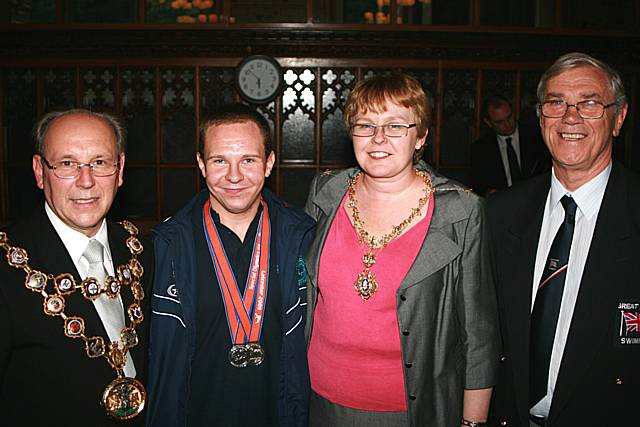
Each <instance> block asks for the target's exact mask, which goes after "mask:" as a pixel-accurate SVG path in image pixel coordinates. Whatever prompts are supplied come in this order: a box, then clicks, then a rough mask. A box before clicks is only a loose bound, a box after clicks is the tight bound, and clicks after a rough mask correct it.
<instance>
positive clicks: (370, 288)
mask: <svg viewBox="0 0 640 427" xmlns="http://www.w3.org/2000/svg"><path fill="white" fill-rule="evenodd" d="M353 287H354V288H355V290H356V293H357V294H358V296H360V298H362V300H363V301H366V300H368V299H369V298H371V297H372V296H373V294H375V293H376V292H378V281H377V280H376V274H375V273H373V272H371V271H369V269H368V268H365V269H364V270H362V271H361V272H360V274H358V278H357V279H356V283H355V284H354V285H353Z"/></svg>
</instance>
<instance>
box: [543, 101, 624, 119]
mask: <svg viewBox="0 0 640 427" xmlns="http://www.w3.org/2000/svg"><path fill="white" fill-rule="evenodd" d="M613 105H616V103H615V102H612V103H611V104H606V105H605V104H603V103H602V102H600V101H594V100H591V99H589V100H586V101H580V102H577V103H575V104H568V103H567V101H564V100H562V99H554V100H552V101H545V102H543V103H542V104H540V105H538V108H539V109H540V112H541V113H542V115H543V116H545V117H549V118H553V119H557V118H559V117H564V115H565V114H566V112H567V109H568V108H569V107H575V108H576V110H577V112H578V114H579V115H580V117H582V118H583V119H599V118H601V117H602V116H603V115H604V110H606V109H607V108H609V107H611V106H613Z"/></svg>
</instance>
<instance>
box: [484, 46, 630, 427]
mask: <svg viewBox="0 0 640 427" xmlns="http://www.w3.org/2000/svg"><path fill="white" fill-rule="evenodd" d="M537 97H538V102H539V107H538V112H539V116H540V125H541V127H542V135H543V138H544V141H545V143H546V145H547V147H548V148H549V151H550V153H551V156H552V158H553V168H552V171H551V173H547V174H544V175H540V176H538V177H535V178H533V179H531V180H529V181H527V182H524V183H522V184H521V185H518V186H517V187H515V188H513V189H509V190H506V191H503V192H499V193H497V194H495V195H493V196H492V197H490V198H489V202H488V218H489V228H490V238H491V246H492V249H491V251H492V262H493V270H494V273H495V278H496V286H497V293H498V299H499V309H500V317H501V319H500V322H501V329H502V338H503V345H504V354H503V357H502V358H501V360H502V363H501V368H500V378H499V384H498V386H497V387H496V389H495V390H496V391H495V401H494V405H493V408H492V413H493V415H494V419H495V421H496V423H497V425H508V426H536V425H540V426H549V427H555V426H618V425H637V423H638V421H637V417H635V416H634V415H633V409H632V408H635V407H637V402H638V400H639V399H640V388H639V387H638V384H639V381H640V365H639V364H638V361H639V360H640V286H638V278H639V277H640V252H639V251H638V248H639V247H640V178H639V177H638V176H637V175H636V174H634V173H632V172H630V171H628V170H626V169H625V168H624V167H623V166H622V165H620V164H618V163H616V162H614V161H612V144H613V138H614V137H616V136H618V135H619V132H620V128H621V127H622V124H623V122H624V119H625V116H626V113H627V102H626V98H625V93H624V87H623V85H622V81H621V79H620V75H619V74H618V73H617V72H616V71H615V70H613V69H612V68H611V67H609V66H608V65H607V64H604V63H603V62H601V61H599V60H597V59H595V58H592V57H590V56H588V55H585V54H581V53H570V54H567V55H564V56H562V57H560V58H559V59H558V60H557V61H556V62H555V63H554V64H553V65H552V66H551V67H550V68H549V69H548V70H547V71H546V72H545V73H544V74H543V76H542V78H541V80H540V83H539V85H538V90H537ZM634 420H635V421H634Z"/></svg>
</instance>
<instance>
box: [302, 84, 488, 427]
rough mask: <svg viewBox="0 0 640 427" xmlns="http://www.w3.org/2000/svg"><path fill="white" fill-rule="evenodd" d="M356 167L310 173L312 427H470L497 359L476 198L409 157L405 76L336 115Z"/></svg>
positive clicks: (424, 113)
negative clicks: (349, 138) (313, 227)
mask: <svg viewBox="0 0 640 427" xmlns="http://www.w3.org/2000/svg"><path fill="white" fill-rule="evenodd" d="M344 116H345V124H346V126H347V127H348V129H349V131H350V134H351V136H352V139H353V148H354V151H355V155H356V159H357V161H358V167H356V168H352V169H348V170H344V171H338V172H328V173H324V174H321V175H319V176H317V177H316V178H315V179H314V182H313V184H312V186H311V192H310V195H309V199H308V201H307V206H306V209H307V212H308V213H309V214H310V215H311V216H313V217H314V218H315V219H316V220H317V222H318V226H317V235H316V239H315V241H314V242H313V244H312V246H311V249H310V252H309V253H308V255H307V268H308V271H309V276H310V281H309V286H308V294H309V298H308V301H309V307H308V308H309V310H308V316H307V324H306V331H307V337H308V340H309V370H310V377H311V388H312V391H313V393H312V398H311V411H310V423H309V424H310V426H312V427H318V426H319V427H324V426H327V427H328V426H331V427H339V426H374V427H375V426H385V427H394V426H398V427H400V426H402V427H405V426H416V427H417V426H420V427H424V426H434V427H448V426H457V425H465V426H476V425H483V423H484V422H485V421H486V418H487V412H488V407H489V400H490V397H491V387H492V386H493V384H494V383H495V380H496V378H495V374H496V365H497V361H498V342H497V341H498V332H497V329H496V309H495V301H494V293H493V288H492V286H491V282H490V278H489V274H488V270H487V265H488V263H487V262H486V261H487V260H486V253H487V252H486V247H485V239H483V234H484V218H483V217H484V207H483V204H482V201H481V199H479V198H478V197H477V196H475V195H473V194H472V193H470V192H468V191H466V190H465V189H464V188H463V187H461V186H460V185H459V184H457V183H455V182H453V181H450V180H448V179H447V178H445V177H443V176H440V175H438V174H437V173H436V172H434V171H433V170H432V169H431V168H430V167H429V166H428V165H427V164H426V163H424V162H422V161H420V158H421V155H422V152H423V150H424V147H425V143H426V139H427V135H428V130H429V126H430V124H431V116H432V114H431V107H430V105H429V102H428V100H427V97H426V95H425V93H424V91H423V90H422V87H421V86H420V83H419V82H418V81H417V80H415V79H414V78H412V77H410V76H407V75H403V74H392V75H388V76H376V77H371V78H368V79H366V80H362V81H361V82H359V83H358V84H357V85H356V87H355V89H354V90H353V92H352V93H351V96H350V97H349V99H348V101H347V104H346V106H345V112H344Z"/></svg>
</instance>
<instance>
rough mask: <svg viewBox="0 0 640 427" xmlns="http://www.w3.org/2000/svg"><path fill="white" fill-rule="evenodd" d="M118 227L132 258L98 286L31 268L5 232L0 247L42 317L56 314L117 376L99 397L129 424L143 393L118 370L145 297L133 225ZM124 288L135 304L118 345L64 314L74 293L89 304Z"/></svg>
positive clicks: (134, 342)
mask: <svg viewBox="0 0 640 427" xmlns="http://www.w3.org/2000/svg"><path fill="white" fill-rule="evenodd" d="M120 224H121V225H122V227H123V228H124V229H125V230H126V231H127V232H128V233H129V235H130V236H129V237H128V238H127V241H126V245H127V248H128V249H129V252H130V253H131V259H130V260H129V262H128V263H127V264H123V265H120V266H118V268H117V269H116V274H115V276H117V277H114V276H107V277H106V278H105V279H104V282H103V283H100V282H99V281H98V280H97V279H96V278H94V277H87V278H86V279H84V280H83V281H82V282H81V283H80V284H77V283H76V281H75V279H74V277H73V275H72V274H70V273H62V274H59V275H57V276H53V275H52V274H45V273H43V272H41V271H38V270H34V269H33V268H32V267H31V266H30V265H29V263H28V261H29V254H28V253H27V251H26V250H25V249H23V248H20V247H17V246H11V245H10V244H9V238H8V236H7V233H5V232H3V231H0V246H1V247H2V248H3V249H4V250H5V251H6V253H7V262H8V263H9V265H11V266H12V267H15V268H18V269H22V270H23V271H24V273H25V281H24V285H25V286H26V288H27V289H29V290H30V291H32V292H35V293H39V294H40V295H42V297H43V298H44V303H43V307H44V313H45V314H46V315H48V316H59V317H61V318H62V319H64V334H65V335H66V336H67V337H69V338H82V340H83V341H84V349H85V352H86V353H87V356H89V357H90V358H92V359H94V358H98V357H104V358H105V359H106V360H107V362H109V365H111V367H112V368H113V369H114V370H115V371H116V374H117V378H116V379H115V380H113V381H112V382H111V383H109V385H107V387H106V388H105V390H104V393H103V394H102V405H103V406H104V408H105V410H106V411H107V413H108V414H109V415H110V416H111V417H113V418H116V419H119V420H128V419H131V418H133V417H135V416H136V415H138V414H139V413H140V412H142V410H143V409H144V405H145V400H146V395H147V392H146V390H145V388H144V386H143V385H142V383H141V382H140V381H138V380H137V379H135V378H128V377H125V376H124V372H123V370H124V365H125V364H126V361H127V352H128V351H129V349H131V348H133V347H135V346H136V345H138V334H137V332H136V326H137V325H138V324H139V323H141V322H142V321H143V319H144V316H143V314H142V307H141V306H140V303H141V301H142V299H143V298H144V289H143V288H142V285H141V283H140V280H141V278H142V274H143V273H144V268H143V266H142V264H141V263H140V261H138V255H140V254H141V253H142V251H143V247H142V243H141V242H140V240H139V239H138V237H137V235H138V229H137V227H136V226H135V225H133V224H132V223H131V222H129V221H122V222H121V223H120ZM49 281H52V282H53V285H52V287H53V289H50V290H49V291H48V292H47V289H46V288H47V284H48V282H49ZM123 286H124V287H129V288H130V290H131V294H132V295H133V299H134V302H133V303H132V304H130V305H129V307H128V308H127V314H128V317H129V322H130V323H129V326H127V325H125V326H124V328H123V329H122V331H120V341H114V342H112V343H110V344H109V346H108V348H107V346H106V345H105V340H104V338H102V337H100V336H94V337H87V336H86V335H85V327H84V319H83V318H82V317H80V316H68V315H67V314H66V313H65V312H64V310H65V297H67V296H69V295H71V294H73V293H74V292H75V291H77V290H79V291H80V293H81V294H82V296H83V297H84V298H85V299H87V300H90V301H94V300H95V299H96V298H98V297H99V296H100V295H101V294H105V295H107V297H109V298H117V297H118V296H119V295H120V290H121V288H122V287H123ZM120 344H122V345H120Z"/></svg>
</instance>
